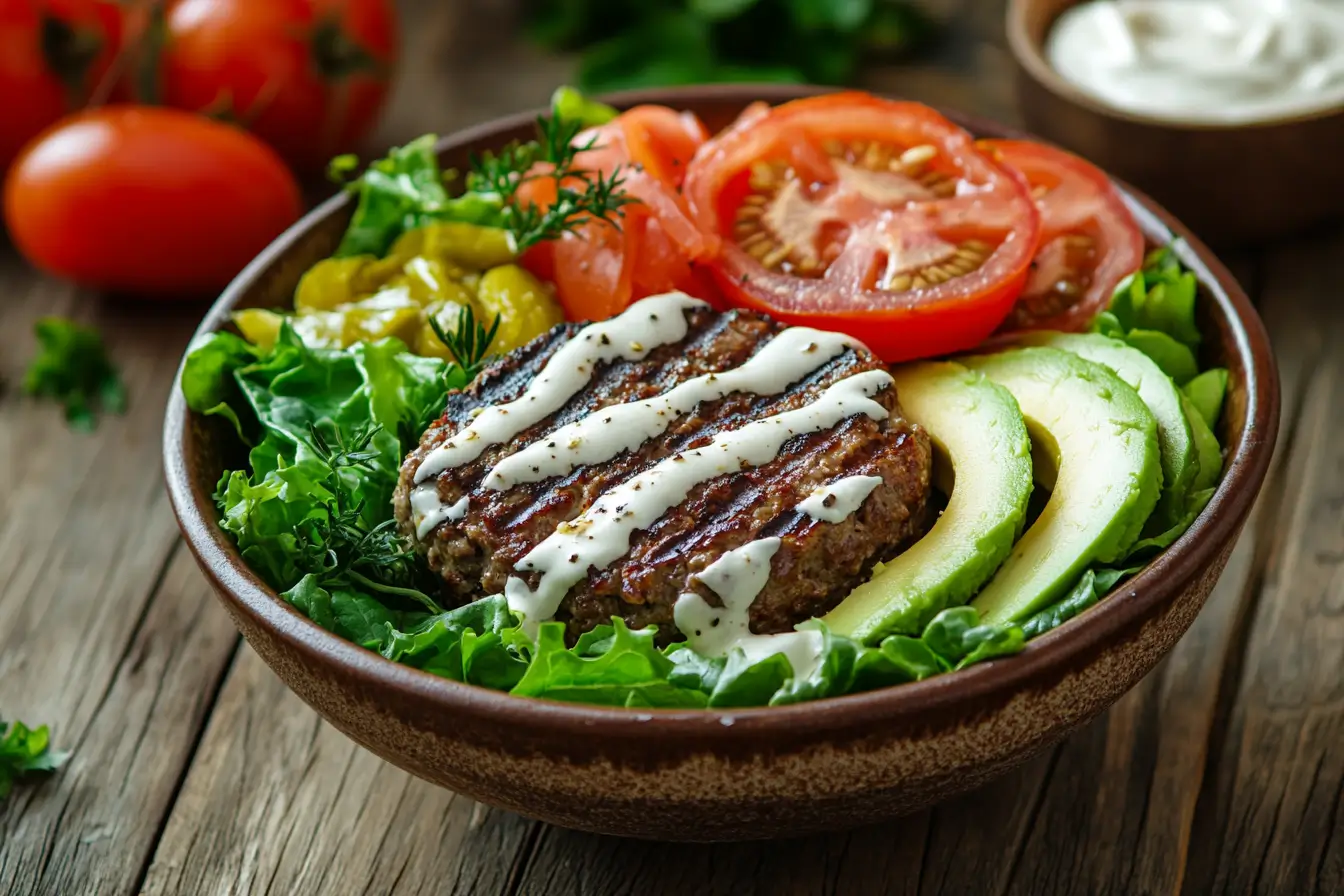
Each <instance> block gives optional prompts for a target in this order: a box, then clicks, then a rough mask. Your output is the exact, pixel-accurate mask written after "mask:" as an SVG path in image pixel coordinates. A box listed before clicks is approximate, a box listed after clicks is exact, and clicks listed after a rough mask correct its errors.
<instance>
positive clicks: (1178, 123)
mask: <svg viewBox="0 0 1344 896" xmlns="http://www.w3.org/2000/svg"><path fill="white" fill-rule="evenodd" d="M1037 2H1038V0H1008V9H1007V12H1006V13H1005V19H1006V21H1005V30H1006V31H1007V34H1008V49H1009V50H1010V51H1011V52H1012V54H1013V57H1014V58H1015V59H1016V60H1017V62H1018V64H1019V65H1020V66H1021V67H1022V68H1023V69H1025V70H1026V72H1027V74H1029V75H1030V76H1031V78H1032V80H1034V81H1035V82H1036V83H1037V84H1040V85H1041V86H1042V87H1044V88H1045V89H1046V90H1048V91H1050V92H1051V93H1053V94H1054V95H1055V96H1057V97H1059V98H1060V99H1062V100H1064V101H1066V102H1069V103H1072V104H1073V105H1075V106H1081V107H1082V108H1084V109H1086V110H1087V111H1088V112H1091V113H1092V114H1094V115H1099V116H1102V117H1104V118H1111V119H1115V120H1117V121H1124V122H1129V123H1130V124H1138V125H1144V126H1147V127H1150V128H1159V129H1163V130H1169V131H1198V132H1203V133H1215V134H1216V133H1230V132H1234V131H1237V132H1240V131H1261V130H1269V129H1272V128H1277V127H1282V126H1284V125H1293V124H1301V123H1303V122H1309V121H1317V120H1319V119H1322V118H1332V117H1334V116H1337V115H1344V95H1342V96H1341V97H1340V98H1339V101H1338V102H1336V103H1335V104H1334V105H1331V106H1324V107H1321V108H1319V109H1311V110H1309V111H1305V112H1292V113H1286V114H1283V115H1275V116H1273V117H1272V118H1263V119H1257V120H1255V121H1246V122H1239V123H1231V122H1228V123H1223V122H1216V121H1187V120H1182V119H1179V118H1163V117H1161V116H1159V115H1149V114H1144V113H1142V112H1129V111H1127V110H1125V109H1121V108H1119V107H1117V106H1112V105H1110V104H1109V103H1106V102H1104V101H1103V100H1100V99H1098V98H1096V97H1094V96H1093V95H1092V94H1090V93H1088V92H1087V91H1085V90H1083V89H1082V88H1080V87H1078V86H1077V85H1076V84H1074V83H1073V82H1072V81H1069V80H1068V79H1067V78H1065V77H1064V76H1062V75H1060V74H1059V73H1058V72H1056V71H1055V69H1054V67H1053V66H1051V65H1050V63H1049V62H1047V61H1046V58H1045V54H1044V52H1043V50H1042V47H1041V45H1040V44H1039V43H1038V42H1037V41H1034V40H1032V39H1031V35H1030V34H1028V33H1027V12H1028V10H1030V9H1032V8H1033V7H1034V5H1035V4H1036V3H1037ZM1078 2H1082V0H1078Z"/></svg>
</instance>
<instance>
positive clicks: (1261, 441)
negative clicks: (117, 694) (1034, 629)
mask: <svg viewBox="0 0 1344 896" xmlns="http://www.w3.org/2000/svg"><path fill="white" fill-rule="evenodd" d="M832 91H833V88H819V87H811V86H799V85H741V84H715V85H700V86H695V87H684V88H677V89H653V90H639V91H627V92H623V93H617V94H612V95H610V96H606V97H603V98H602V99H604V100H606V101H608V102H611V103H613V104H614V105H617V106H621V107H625V106H631V105H636V104H639V103H646V102H656V103H664V104H667V105H671V106H673V107H674V108H687V107H694V106H695V105H696V104H697V103H700V102H740V103H741V105H743V106H745V105H746V104H747V103H748V102H751V101H753V100H760V99H764V100H767V101H769V102H772V103H773V102H781V101H785V100H788V99H793V98H796V97H799V96H804V95H813V94H816V93H825V92H832ZM539 111H540V110H531V111H527V112H520V113H517V114H513V115H508V116H503V117H500V118H496V119H493V120H491V121H488V122H484V123H482V124H477V125H474V126H472V127H469V128H465V129H463V130H460V131H457V132H455V133H454V134H452V135H451V136H449V137H447V138H445V139H444V140H442V141H441V142H440V147H439V148H440V149H443V148H445V147H455V146H461V145H464V144H468V143H471V142H472V141H474V140H477V139H480V138H483V137H488V136H490V135H491V134H494V133H497V132H504V131H507V130H508V129H510V128H515V127H518V126H521V125H526V124H527V123H528V122H530V121H531V120H532V119H533V118H535V116H536V115H537V114H538V113H539ZM944 114H948V116H949V117H950V118H952V119H953V120H954V121H956V122H958V123H959V124H961V125H962V126H964V127H967V128H969V129H971V131H972V133H979V134H986V133H995V134H1003V135H1010V136H1017V135H1018V134H1016V133H1015V132H1014V131H1013V130H1012V129H1009V128H1005V127H1003V126H1001V125H998V124H994V123H991V122H987V121H981V120H976V119H973V118H970V117H967V116H964V115H960V114H957V113H946V112H945V113H944ZM1116 183H1117V186H1118V187H1119V188H1120V189H1121V190H1122V192H1124V193H1126V194H1128V195H1127V198H1128V199H1129V201H1130V204H1131V207H1132V208H1134V209H1135V211H1136V212H1137V213H1139V215H1140V216H1141V217H1143V216H1145V215H1146V217H1147V219H1148V220H1147V223H1146V225H1145V226H1144V229H1145V230H1146V231H1152V230H1154V229H1156V227H1155V226H1154V225H1158V226H1160V227H1162V228H1165V229H1166V230H1167V231H1168V232H1169V233H1170V235H1171V236H1172V237H1180V238H1181V239H1182V240H1183V241H1184V243H1185V247H1184V248H1181V249H1179V250H1178V251H1180V252H1181V253H1182V254H1183V260H1184V261H1186V262H1187V263H1193V265H1194V266H1195V267H1197V268H1201V269H1203V271H1205V272H1207V274H1208V275H1209V278H1211V279H1212V280H1213V281H1214V282H1215V283H1216V284H1217V286H1218V289H1217V290H1210V292H1211V294H1212V296H1213V300H1214V301H1215V302H1216V303H1217V304H1218V305H1219V307H1220V312H1221V314H1222V315H1223V317H1224V318H1225V319H1226V321H1227V324H1228V328H1229V330H1230V333H1231V336H1232V341H1233V343H1234V344H1235V346H1236V355H1237V356H1238V357H1239V358H1241V359H1242V361H1243V364H1244V366H1245V370H1246V399H1247V405H1246V425H1245V428H1244V429H1243V430H1242V432H1241V433H1240V434H1239V438H1238V439H1237V440H1236V441H1235V443H1234V444H1233V445H1232V446H1231V447H1230V453H1229V454H1228V456H1227V460H1226V462H1225V472H1224V476H1223V479H1222V481H1221V482H1220V483H1219V486H1218V489H1217V491H1216V492H1215V494H1214V496H1213V498H1212V499H1211V500H1210V502H1209V504H1208V506H1207V507H1205V509H1204V511H1203V512H1202V513H1201V514H1200V516H1199V518H1198V519H1197V520H1196V521H1195V523H1194V524H1193V525H1192V526H1191V527H1190V529H1189V530H1188V531H1187V532H1186V533H1185V534H1184V535H1183V536H1182V537H1181V538H1180V539H1179V540H1177V541H1176V542H1175V543H1174V544H1173V545H1171V546H1170V547H1169V548H1168V549H1167V550H1166V551H1164V552H1163V553H1162V554H1160V555H1159V556H1158V557H1157V558H1155V559H1154V560H1152V561H1151V562H1150V563H1149V564H1148V565H1147V566H1146V567H1145V568H1144V569H1143V570H1141V571H1140V572H1139V573H1137V574H1136V575H1135V576H1134V577H1133V578H1131V579H1129V580H1128V581H1127V582H1126V583H1125V585H1124V586H1123V589H1121V590H1118V591H1116V592H1115V593H1113V594H1111V595H1110V596H1108V597H1107V598H1106V599H1105V600H1102V601H1101V602H1099V603H1098V604H1097V605H1096V606H1094V607H1092V608H1091V609H1090V610H1089V611H1088V612H1086V613H1083V614H1081V615H1080V616H1078V617H1077V618H1075V619H1073V620H1070V621H1069V622H1067V623H1065V624H1064V625H1062V626H1060V627H1059V628H1056V629H1055V630H1053V631H1051V632H1047V633H1046V634H1044V635H1041V636H1040V637H1038V638H1035V639H1033V640H1032V641H1030V642H1029V643H1028V644H1027V645H1026V648H1025V649H1024V650H1023V651H1022V652H1021V653H1019V654H1016V655H1014V656H1011V657H1006V658H1004V659H1000V660H993V661H990V662H986V663H982V664H979V665H976V666H972V667H970V668H968V669H964V670H961V671H959V672H951V673H947V674H944V675H938V676H934V677H932V678H928V679H925V680H923V681H918V682H911V683H908V684H901V685H895V686H893V687H888V688H883V689H879V690H875V691H867V692H864V693H859V694H850V695H846V696H842V697H830V698H825V699H822V700H816V701H812V702H808V703H800V704H795V705H790V706H779V707H750V708H733V709H694V710H680V709H626V708H616V707H602V706H592V705H587V704H579V703H563V702H558V701H551V700H546V699H539V698H533V697H515V696H511V695H509V694H508V693H505V692H502V691H493V690H489V689H487V688H483V687H479V686H476V685H469V684H464V683H461V682H456V681H451V680H449V679H445V678H440V677H438V676H435V675H432V674H430V673H427V672H422V671H420V670H418V669H414V668H412V667H410V666H405V665H402V664H399V663H394V662H392V661H391V660H387V659H384V658H383V657H382V656H381V655H379V654H377V653H375V652H373V651H370V650H367V649H365V648H363V647H359V646H357V645H356V644H354V643H352V642H349V641H346V640H345V639H343V638H341V637H339V636H338V635H336V634H334V633H332V632H329V631H327V630H326V629H324V628H321V627H320V626H318V625H317V624H316V623H314V622H312V621H311V620H309V619H308V618H307V617H305V616H303V615H302V614H301V613H299V612H298V611H297V610H295V609H294V608H293V607H291V606H289V605H288V604H286V603H285V602H284V601H283V600H281V599H280V598H279V596H278V595H277V594H276V593H275V592H274V591H272V590H271V589H270V588H269V586H267V585H266V584H265V583H264V582H263V581H262V580H261V579H260V578H259V577H257V576H256V575H255V574H254V573H253V572H252V571H251V570H250V569H248V568H247V566H246V565H245V564H244V563H243V562H242V560H241V558H240V557H239V556H238V553H237V550H236V548H234V546H233V544H232V542H231V541H230V540H229V539H228V537H227V536H226V535H225V534H224V532H223V530H222V529H220V528H219V526H218V525H217V523H216V518H215V516H214V514H213V512H210V513H207V512H206V511H207V509H209V510H211V511H213V507H214V504H213V501H212V500H211V498H210V495H209V494H207V493H205V492H204V490H197V489H194V488H193V485H192V477H191V475H190V473H189V471H188V466H187V457H188V454H189V446H190V441H191V437H192V434H191V428H190V426H189V418H188V411H187V407H186V401H185V399H184V397H183V395H182V390H181V386H180V379H181V370H180V367H179V371H178V375H177V378H176V379H175V381H174V388H173V392H172V394H171V396H170V397H169V401H168V406H167V410H166V413H165V419H164V441H163V450H164V473H165V478H166V481H167V486H168V493H169V498H170V503H171V505H172V508H173V512H174V514H175V515H176V517H177V520H178V525H179V527H180V528H181V530H182V534H183V536H184V537H185V540H186V542H187V546H188V547H189V549H190V550H191V552H192V554H193V555H194V556H195V558H196V560H197V563H198V564H199V565H200V567H201V569H202V570H203V571H204V572H205V573H206V575H207V577H208V578H209V580H210V582H211V584H212V585H213V586H214V588H215V590H216V591H217V592H218V593H219V594H220V595H221V597H222V598H223V599H224V600H225V601H226V602H227V603H229V604H230V605H231V606H232V607H233V608H234V609H235V610H236V611H239V612H242V613H244V614H246V615H247V616H248V617H249V618H250V619H251V621H252V622H253V624H254V625H256V626H257V627H258V628H260V629H263V630H265V631H266V632H268V633H269V634H270V635H271V636H272V637H274V638H276V639H278V640H280V641H283V642H285V643H286V644H287V645H288V646H289V647H291V648H292V649H293V650H294V651H295V652H296V653H297V654H298V655H299V656H300V657H301V658H302V659H303V661H305V662H306V663H309V664H312V665H314V666H321V665H323V664H331V665H335V666H340V667H342V669H343V670H344V671H345V672H346V673H347V675H346V686H347V687H352V688H357V689H358V690H359V691H361V692H363V693H372V692H376V691H377V690H379V689H392V690H393V691H396V692H398V693H399V696H400V697H403V698H407V697H409V698H413V699H418V700H424V701H425V705H426V708H427V709H431V710H434V711H436V712H443V713H447V714H468V715H470V716H472V717H475V718H480V719H487V718H488V719H490V720H493V721H494V722H496V723H499V724H501V725H522V726H524V727H527V728H530V729H532V730H536V729H537V728H550V729H556V730H558V731H565V732H570V733H573V732H583V734H584V735H585V736H603V737H615V738H624V737H631V736H635V737H646V736H657V737H660V738H663V739H668V738H671V739H675V740H678V741H683V742H688V741H691V740H696V739H702V738H709V739H710V740H711V741H717V742H721V743H729V742H745V741H750V740H751V739H752V738H753V737H755V736H756V735H758V734H759V733H761V732H763V731H764V732H769V731H779V730H783V729H787V730H789V731H790V732H792V733H795V734H804V735H806V734H815V733H822V734H824V733H825V732H826V731H828V730H833V729H838V728H841V727H844V726H847V725H853V724H855V723H856V722H860V721H861V722H862V723H864V724H865V725H866V724H869V723H877V722H879V721H883V720H891V719H911V718H914V717H917V716H921V715H924V714H926V713H933V712H940V711H941V712H946V711H948V710H951V709H953V708H954V707H955V706H956V705H957V704H961V705H962V706H965V707H971V706H972V705H973V704H975V703H976V702H977V701H980V700H985V699H999V700H1001V701H1003V702H1006V701H1007V700H1009V699H1011V697H1012V696H1013V694H1014V693H1015V692H1018V691H1021V690H1026V689H1029V688H1030V687H1031V685H1032V683H1033V681H1034V680H1037V679H1038V678H1040V677H1047V676H1049V675H1051V674H1052V673H1055V674H1062V673H1061V671H1060V670H1067V669H1069V668H1071V663H1070V661H1071V660H1074V659H1076V658H1080V657H1086V656H1087V655H1088V654H1089V652H1090V651H1097V650H1099V649H1100V648H1102V647H1104V646H1105V645H1106V644H1107V642H1108V641H1110V640H1111V639H1112V638H1114V637H1115V636H1116V635H1117V634H1119V633H1122V632H1124V631H1126V630H1129V629H1131V628H1132V627H1133V626H1136V625H1140V624H1142V623H1143V622H1144V621H1145V620H1146V619H1147V618H1148V617H1149V616H1150V615H1151V614H1152V613H1153V612H1154V611H1155V610H1156V609H1157V608H1159V607H1160V606H1162V605H1164V604H1166V603H1168V602H1169V601H1172V600H1174V599H1175V598H1177V597H1178V596H1179V595H1180V594H1181V593H1182V590H1183V589H1184V587H1185V586H1186V585H1187V584H1188V583H1189V582H1190V581H1192V580H1193V579H1194V578H1196V577H1197V576H1198V575H1199V574H1200V573H1201V571H1202V570H1204V569H1206V568H1207V567H1208V566H1210V565H1211V564H1212V563H1213V562H1214V560H1215V557H1216V555H1217V553H1218V551H1219V550H1220V548H1221V547H1222V546H1223V545H1225V544H1226V543H1227V542H1229V541H1230V540H1231V539H1232V538H1233V537H1234V536H1235V535H1236V534H1237V532H1238V531H1239V529H1240V527H1241V525H1242V523H1243V522H1244V520H1245V518H1246V517H1247V515H1248V514H1249V512H1250V509H1251V506H1252V504H1253V502H1254V500H1255V496H1256V494H1257V493H1258V491H1259V488H1260V486H1261V484H1262V482H1263V480H1264V477H1265V474H1266V472H1267V470H1268V468H1269V462H1270V458H1271V455H1272V454H1273V448H1274V443H1275V439H1276V437H1277V433H1278V422H1279V388H1278V375H1277V370H1276V368H1275V363H1274V359H1273V354H1272V351H1271V348H1270V343H1269V337H1268V334H1267V333H1266V331H1265V329H1264V325H1263V323H1262V322H1261V321H1260V318H1259V315H1258V314H1257V313H1256V311H1255V308H1254V307H1253V306H1252V304H1251V302H1250V299H1249V298H1248V297H1247V296H1246V294H1245V292H1243V291H1242V289H1241V287H1240V286H1239V285H1238V284H1237V283H1236V281H1235V280H1234V279H1233V277H1232V275H1231V274H1230V273H1229V272H1228V270H1227V269H1226V268H1225V267H1224V266H1223V265H1222V263H1221V262H1219V261H1218V259H1217V258H1216V257H1215V256H1214V255H1213V253H1212V252H1210V251H1209V250H1208V248H1207V247H1205V246H1204V244H1203V243H1201V242H1200V241H1199V240H1198V239H1197V238H1196V237H1195V236H1194V235H1193V234H1191V233H1190V232H1189V231H1188V230H1187V229H1186V228H1185V227H1184V226H1183V225H1182V224H1181V223H1180V222H1178V221H1177V220H1176V219H1175V218H1173V217H1172V216H1171V215H1170V214H1169V213H1168V212H1166V211H1165V210H1163V209H1162V208H1161V207H1160V206H1158V205H1157V204H1156V203H1155V202H1153V200H1151V199H1149V198H1148V197H1147V196H1144V195H1143V194H1142V193H1139V192H1138V191H1136V190H1134V189H1133V188H1131V187H1128V186H1126V185H1125V184H1123V183H1122V182H1120V181H1116ZM347 201H348V200H347V198H346V197H345V196H344V195H337V196H334V197H332V198H331V199H329V200H327V201H325V202H323V203H322V204H320V205H318V206H317V207H316V208H314V209H313V210H312V211H311V212H309V213H308V214H307V215H305V216H304V217H303V218H302V219H301V220H299V221H298V222H297V223H295V224H294V225H293V226H292V227H290V228H289V229H288V230H287V231H285V233H283V234H282V235H281V236H280V237H278V238H277V239H276V240H275V241H274V242H273V243H272V244H271V245H270V246H268V247H267V248H266V249H265V250H264V251H263V252H262V253H261V254H260V255H258V256H257V258H256V259H254V260H253V261H252V262H251V263H250V264H249V265H248V266H247V267H246V268H245V269H244V270H243V271H242V272H241V273H240V274H239V275H238V276H237V277H236V278H235V279H234V281H233V282H232V283H231V284H230V285H229V286H228V288H226V289H225V291H224V292H223V293H222V294H221V296H220V297H219V299H218V300H216V302H215V303H214V305H213V306H212V307H211V308H210V310H209V312H208V313H207V314H206V316H205V318H204V319H203V320H202V322H201V325H200V327H199V328H198V329H197V332H196V334H195V336H193V339H192V343H191V344H192V345H194V344H195V343H196V342H197V341H198V340H199V339H200V338H202V337H203V336H205V335H208V334H209V333H211V332H214V331H215V330H218V329H220V328H221V327H222V326H223V325H224V324H225V323H226V322H227V320H228V314H229V311H230V309H231V308H232V307H233V305H234V304H235V303H236V302H237V301H238V300H239V298H241V297H242V295H243V294H244V292H245V291H246V290H247V289H248V288H250V286H251V284H252V283H253V281H254V280H255V279H256V278H257V277H258V276H259V275H260V274H262V273H263V271H264V270H265V269H266V268H267V267H269V266H270V265H271V264H273V263H274V262H275V261H276V260H278V259H279V258H280V257H282V256H283V255H284V253H285V252H286V251H288V249H289V248H290V247H291V246H292V245H293V244H294V243H296V242H297V241H298V240H299V239H300V237H301V236H302V235H303V234H304V233H305V232H306V231H307V230H308V229H309V228H310V227H312V226H314V225H315V224H316V223H318V222H319V221H320V220H322V219H323V218H325V217H326V216H328V215H330V214H332V213H333V212H334V211H336V210H337V209H338V208H340V207H341V206H342V205H343V204H344V203H345V202H347ZM1201 279H1202V280H1205V282H1207V279H1205V278H1203V277H1201ZM183 360H184V362H185V354H184V359H183ZM448 717H452V715H449V716H448Z"/></svg>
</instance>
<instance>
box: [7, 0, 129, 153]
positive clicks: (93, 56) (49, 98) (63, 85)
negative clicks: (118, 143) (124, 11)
mask: <svg viewBox="0 0 1344 896" xmlns="http://www.w3.org/2000/svg"><path fill="white" fill-rule="evenodd" d="M120 46H121V13H120V12H119V10H118V8H117V6H116V4H115V3H112V2H110V0H109V2H99V0H0V172H3V171H4V170H5V168H7V167H8V166H9V163H10V162H11V161H13V160H14V157H15V156H16V155H18V154H19V150H20V149H22V148H23V145H24V144H25V143H27V142H28V141H29V140H30V139H32V137H33V136H35V135H36V134H37V133H38V132H39V131H41V130H42V129H43V128H45V127H46V126H47V125H49V124H51V123H53V122H54V121H56V120H57V119H58V118H60V117H61V116H62V115H64V114H65V113H66V112H70V111H73V110H75V109H78V108H80V107H81V106H83V105H84V103H85V102H87V101H88V99H89V97H90V96H91V94H92V93H93V92H94V91H95V90H96V89H97V87H98V86H99V84H100V83H101V82H102V80H103V78H104V77H105V76H106V75H107V73H108V69H109V67H110V66H111V65H112V60H113V59H115V58H116V55H117V52H118V51H119V50H120Z"/></svg>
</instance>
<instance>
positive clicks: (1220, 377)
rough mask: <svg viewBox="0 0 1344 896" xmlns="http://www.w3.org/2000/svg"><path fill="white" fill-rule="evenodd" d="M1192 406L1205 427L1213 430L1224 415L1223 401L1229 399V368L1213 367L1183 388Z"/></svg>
mask: <svg viewBox="0 0 1344 896" xmlns="http://www.w3.org/2000/svg"><path fill="white" fill-rule="evenodd" d="M1181 389H1182V391H1184V392H1185V397H1186V398H1188V399H1190V404H1191V405H1193V406H1194V408H1195V410H1197V411H1199V416H1200V417H1201V418H1202V419H1203V420H1204V423H1205V425H1206V426H1207V427H1208V428H1209V429H1210V430H1212V429H1213V428H1214V427H1215V426H1217V425H1218V418H1219V417H1221V416H1222V414H1223V399H1224V398H1226V397H1227V368H1225V367H1211V368H1209V369H1208V370H1206V371H1204V372H1203V373H1201V374H1200V375H1199V376H1197V377H1194V378H1193V379H1191V380H1190V381H1189V382H1187V383H1186V384H1185V385H1184V386H1182V387H1181Z"/></svg>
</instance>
